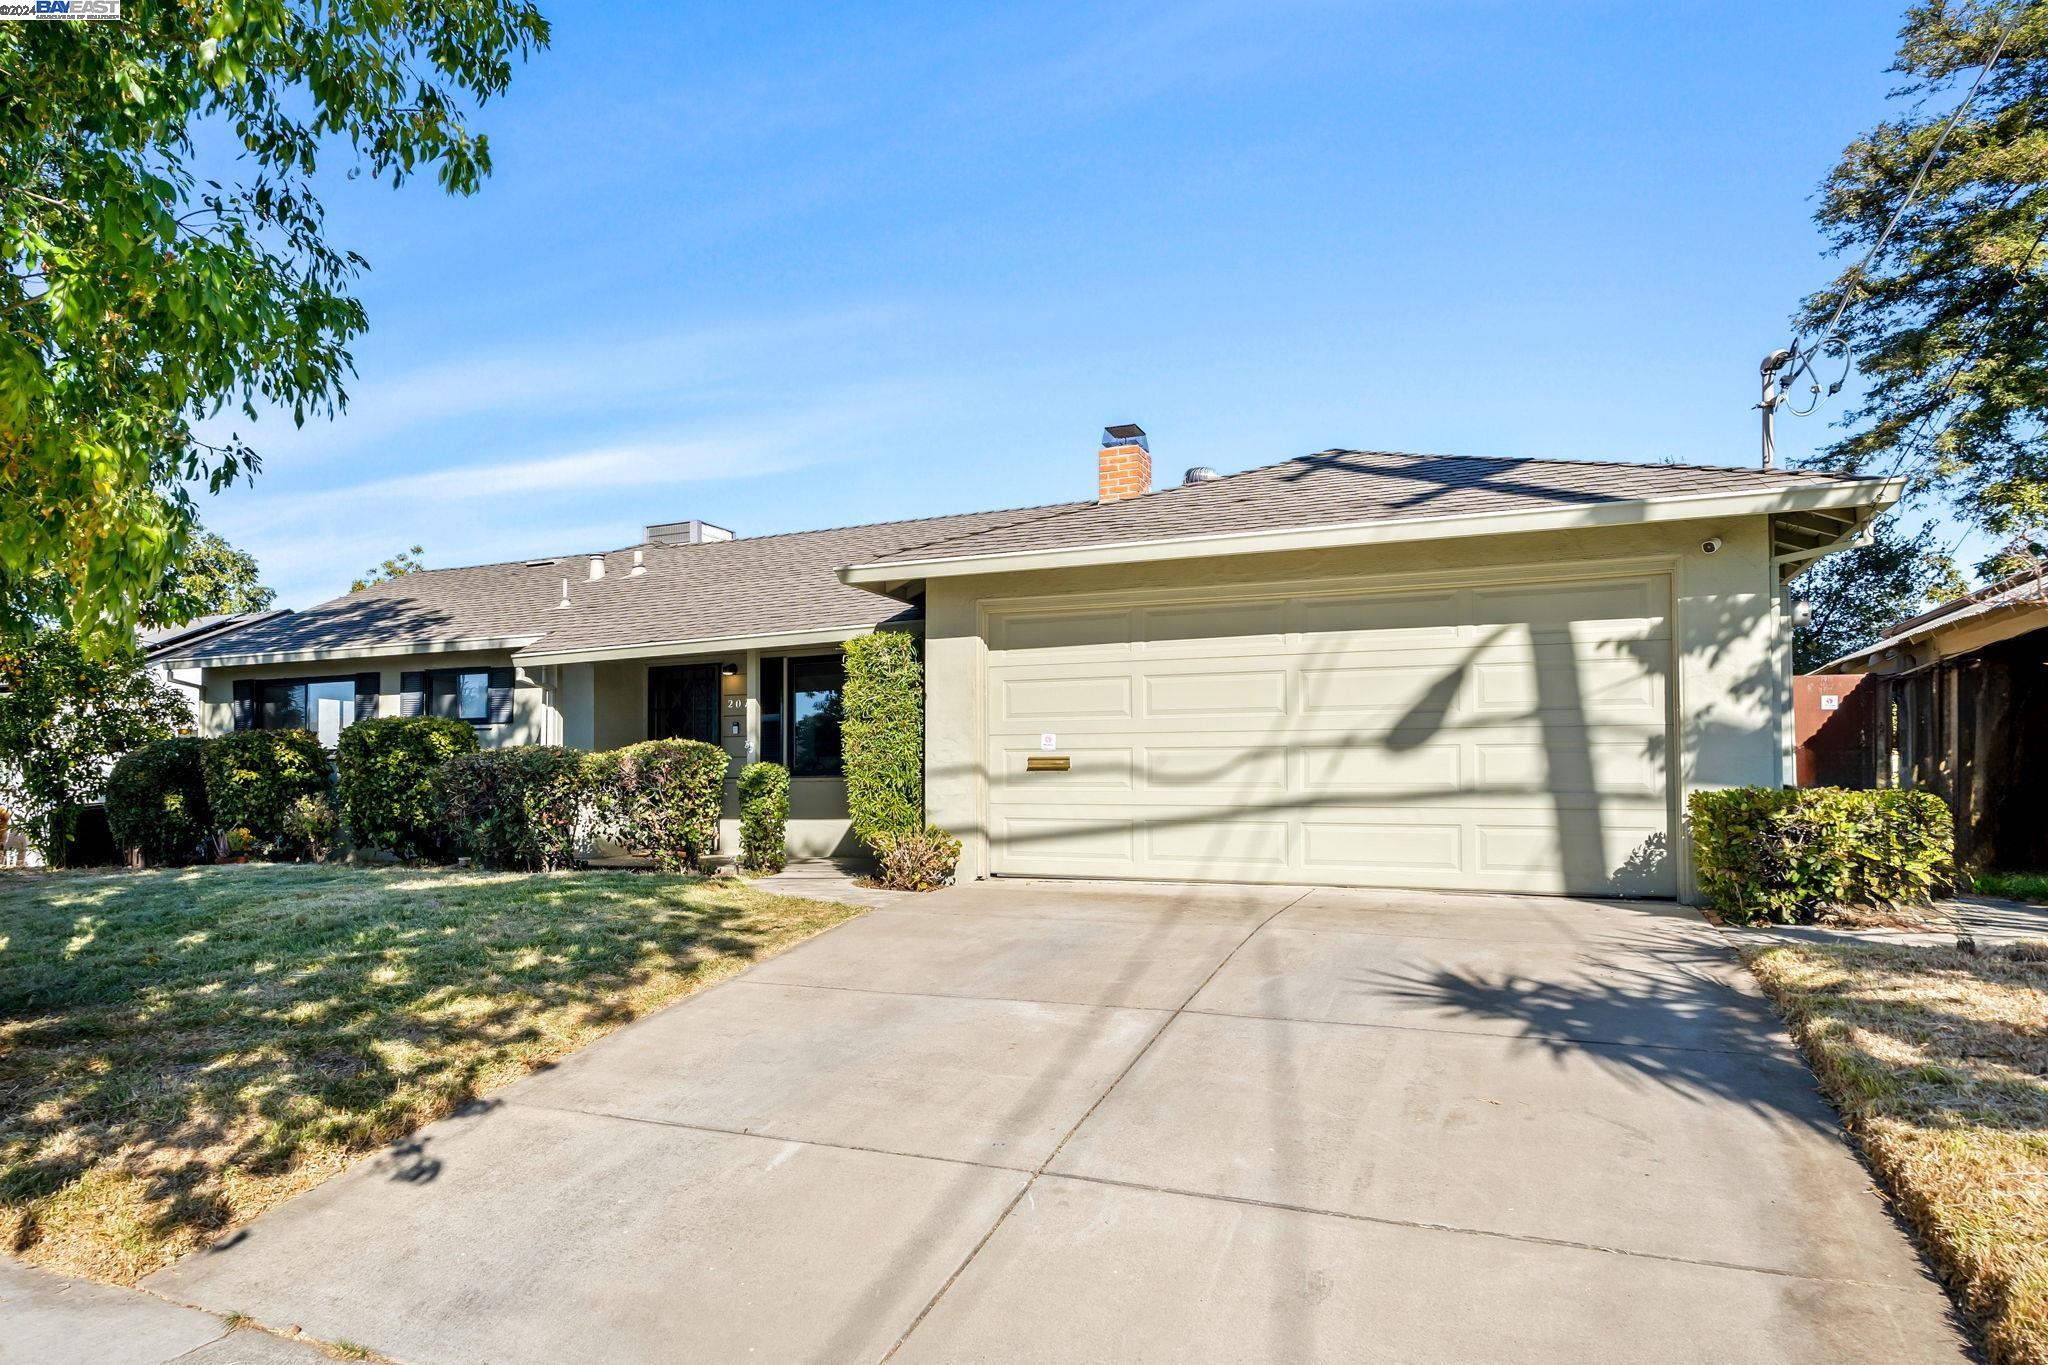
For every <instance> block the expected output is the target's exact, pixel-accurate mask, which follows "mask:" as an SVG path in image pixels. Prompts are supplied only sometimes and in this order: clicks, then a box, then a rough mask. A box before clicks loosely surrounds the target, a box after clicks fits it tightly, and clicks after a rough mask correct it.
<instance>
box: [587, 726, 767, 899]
mask: <svg viewBox="0 0 2048 1365" xmlns="http://www.w3.org/2000/svg"><path fill="white" fill-rule="evenodd" d="M731 762H732V759H731V757H730V756H729V755H728V754H727V753H726V752H725V750H724V749H722V748H720V747H719V746H718V745H716V744H706V743H704V742H702V741H701V740H695V739H650V740H646V741H644V742H643V743H640V744H629V745H627V746H626V747H625V748H623V749H612V750H608V751H606V752H604V753H601V754H592V755H590V758H589V771H590V775H591V786H592V791H593V795H594V797H595V800H596V803H597V809H598V812H599V820H600V822H601V827H602V828H603V829H604V830H605V831H606V832H607V833H609V834H611V835H612V836H613V837H615V838H617V839H618V840H619V842H621V843H623V844H625V845H626V847H628V848H630V849H634V850H636V851H638V852H641V853H645V854H647V855H649V856H650V857H652V858H653V859H654V861H655V862H656V863H657V864H659V865H660V866H661V867H663V868H666V869H667V870H668V871H670V872H680V871H682V870H684V869H685V868H696V867H698V866H700V865H701V864H702V863H703V860H704V859H705V858H707V857H709V856H710V855H711V854H713V853H715V852H717V851H718V817H719V815H720V813H721V812H722V811H723V809H724V806H725V771H726V768H727V767H728V766H730V764H731Z"/></svg>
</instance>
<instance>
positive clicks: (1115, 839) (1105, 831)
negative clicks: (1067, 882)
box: [997, 807, 1138, 876]
mask: <svg viewBox="0 0 2048 1365" xmlns="http://www.w3.org/2000/svg"><path fill="white" fill-rule="evenodd" d="M997 833H998V834H999V836H1000V837H1001V838H1002V841H1003V847H1004V848H1005V850H1006V851H1007V852H1008V854H1009V857H1010V859H1011V860H1012V862H1013V863H1015V864H1017V866H1016V867H1015V868H1013V870H1019V871H1021V870H1025V868H1024V865H1025V864H1029V863H1038V864H1041V865H1043V866H1044V867H1046V868H1047V870H1050V871H1053V872H1056V873H1057V872H1068V871H1079V872H1083V873H1085V872H1087V871H1088V870H1089V869H1090V867H1091V866H1092V867H1093V868H1094V869H1095V870H1096V871H1099V872H1106V873H1108V874H1109V875H1112V876H1115V875H1128V874H1123V873H1121V872H1120V869H1123V868H1127V867H1130V866H1132V865H1133V864H1134V863H1136V861H1137V852H1138V848H1137V825H1136V823H1135V822H1134V821H1132V820H1130V819H1128V818H1125V817H1124V816H1123V815H1122V814H1120V813H1119V812H1116V811H1113V810H1090V809H1087V808H1085V807H1084V808H1080V809H1076V810H1073V811H1071V812H1070V813H1067V814H1063V815H1057V816H1054V815H1047V816H1032V815H1013V816H1005V817H1004V818H1003V819H1001V820H1000V821H998V822H997Z"/></svg>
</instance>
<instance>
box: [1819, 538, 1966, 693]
mask: <svg viewBox="0 0 2048 1365" xmlns="http://www.w3.org/2000/svg"><path fill="white" fill-rule="evenodd" d="M1870 533H1871V534H1870V544H1868V545H1863V546H1859V547H1857V548H1856V549H1853V550H1844V551H1842V552H1841V553H1839V554H1834V555H1829V556H1828V557H1827V558H1825V559H1823V560H1821V561H1820V562H1819V563H1817V564H1815V565H1814V566H1813V567H1812V568H1810V569H1808V570H1807V571H1806V572H1805V573H1804V574H1803V575H1801V576H1800V578H1799V595H1800V596H1801V597H1802V598H1804V599H1805V601H1806V603H1807V606H1808V608H1809V615H1808V618H1807V622H1806V624H1805V625H1803V626H1798V627H1796V628H1794V630H1793V632H1792V667H1793V671H1795V672H1798V673H1811V672H1812V671H1813V670H1814V669H1816V668H1819V667H1820V666H1821V665H1822V664H1824V663H1826V662H1828V660H1830V659H1839V658H1841V657H1842V656H1843V655H1844V654H1847V653H1849V652H1850V651H1851V650H1856V649H1861V648H1863V647H1864V646H1866V645H1872V644H1875V643H1877V641H1878V640H1879V639H1880V638H1881V637H1882V636H1883V635H1884V632H1885V628H1886V627H1888V626H1890V625H1892V624H1893V623H1895V622H1898V621H1903V620H1905V619H1906V618H1907V617H1908V616H1914V615H1918V614H1919V613H1920V612H1922V611H1925V610H1926V609H1927V608H1928V607H1929V606H1930V605H1932V604H1933V603H1936V602H1944V601H1947V600H1948V599H1950V598H1952V597H1956V596H1958V595H1959V594H1961V593H1962V591H1963V577H1962V575H1961V574H1960V573H1958V572H1957V571H1956V566H1955V561H1954V560H1952V559H1950V558H1949V557H1948V556H1947V555H1945V554H1943V553H1942V552H1941V551H1940V549H1939V548H1938V547H1937V546H1936V545H1935V541H1934V535H1935V532H1934V528H1933V527H1932V526H1923V527H1921V528H1920V530H1919V532H1918V533H1917V534H1915V535H1912V536H1907V535H1905V534H1903V533H1902V532H1901V531H1900V530H1899V527H1898V523H1897V521H1896V520H1895V519H1893V518H1891V517H1886V518H1883V519H1882V520H1880V521H1878V522H1877V523H1875V524H1874V525H1873V526H1872V527H1871V528H1870Z"/></svg>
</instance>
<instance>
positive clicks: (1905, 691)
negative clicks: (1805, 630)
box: [1815, 570, 2048, 871]
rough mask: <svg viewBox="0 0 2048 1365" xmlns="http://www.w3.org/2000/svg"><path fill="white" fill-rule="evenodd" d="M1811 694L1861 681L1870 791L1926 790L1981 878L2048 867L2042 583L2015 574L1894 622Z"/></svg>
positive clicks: (1832, 667)
mask: <svg viewBox="0 0 2048 1365" xmlns="http://www.w3.org/2000/svg"><path fill="white" fill-rule="evenodd" d="M1819 673H1820V675H1822V676H1821V677H1819V678H1816V679H1815V681H1816V682H1824V681H1828V680H1832V679H1842V680H1844V681H1858V682H1860V684H1861V685H1860V686H1859V688H1858V694H1859V695H1864V694H1868V695H1869V696H1870V698H1871V700H1870V702H1869V706H1870V709H1871V710H1872V712H1873V713H1874V715H1875V717H1876V723H1874V724H1873V725H1871V726H1870V727H1869V728H1868V731H1867V735H1868V740H1869V742H1870V743H1871V744H1872V745H1873V746H1874V752H1873V753H1872V754H1871V756H1870V760H1869V765H1868V766H1869V769H1870V771H1871V772H1872V773H1873V775H1874V776H1875V778H1876V783H1877V785H1881V786H1904V787H1921V788H1925V789H1926V790H1928V791H1931V792H1934V793H1936V794H1938V795H1939V796H1940V797H1941V798H1942V799H1943V800H1945V801H1947V802H1948V803H1949V807H1950V808H1951V809H1952V810H1953V811H1954V812H1955V816H1956V854H1957V856H1958V857H1959V858H1961V859H1962V860H1963V861H1964V862H1965V863H1966V864H1968V865H1970V866H1972V867H1977V868H2004V869H2011V870H2014V871H2032V870H2034V869H2037V868H2042V867H2048V577H2044V574H2043V573H2042V572H2041V571H2040V570H2032V571H2029V572H2025V573H2018V574H2014V575H2012V576H2011V577H2008V578H2004V579H2001V580H1999V581H1998V582H1996V583H1992V584H1990V585H1988V586H1986V587H1983V588H1980V589H1978V590H1977V591H1976V592H1973V593H1970V594H1968V595H1967V596H1964V597H1959V598H1957V599H1956V600H1954V601H1953V602H1944V603H1943V604H1942V605H1940V606H1938V607H1935V608H1934V609H1933V610H1931V611H1925V612H1922V613H1921V614H1920V615H1918V616H1914V617H1911V618H1909V619H1907V620H1904V621H1901V622H1899V623H1898V624H1897V625H1895V626H1893V627H1892V628H1891V629H1889V630H1887V631H1886V632H1885V634H1884V638H1883V639H1881V640H1879V641H1878V642H1877V643H1876V644H1874V645H1871V646H1870V647H1869V648H1867V649H1859V650H1857V651H1855V652H1854V653H1852V654H1846V655H1844V656H1843V657H1841V658H1839V659H1836V660H1834V661H1833V662H1831V663H1828V664H1826V665H1824V666H1823V667H1822V668H1821V669H1820V670H1819Z"/></svg>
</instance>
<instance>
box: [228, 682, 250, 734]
mask: <svg viewBox="0 0 2048 1365" xmlns="http://www.w3.org/2000/svg"><path fill="white" fill-rule="evenodd" d="M229 711H230V714H231V715H233V717H234V722H235V728H236V729H237V730H253V729H255V728H256V684H255V682H254V681H253V680H251V679H248V678H242V679H240V680H238V681H237V682H236V683H235V700H234V704H233V705H232V706H231V707H230V708H229Z"/></svg>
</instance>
